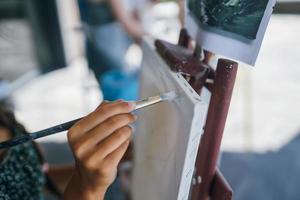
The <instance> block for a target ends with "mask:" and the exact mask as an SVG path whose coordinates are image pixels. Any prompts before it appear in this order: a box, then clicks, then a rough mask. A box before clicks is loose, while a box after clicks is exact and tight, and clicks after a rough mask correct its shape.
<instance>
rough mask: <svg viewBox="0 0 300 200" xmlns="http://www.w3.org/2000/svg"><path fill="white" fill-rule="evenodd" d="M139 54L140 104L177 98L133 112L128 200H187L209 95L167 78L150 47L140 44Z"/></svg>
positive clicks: (165, 69) (174, 77)
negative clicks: (164, 97) (135, 120)
mask: <svg viewBox="0 0 300 200" xmlns="http://www.w3.org/2000/svg"><path fill="white" fill-rule="evenodd" d="M143 53H144V58H143V65H142V73H141V88H140V98H141V99H143V98H146V97H149V96H154V95H158V94H161V93H164V92H168V91H173V90H176V91H178V92H179V93H180V96H179V98H177V99H176V100H175V101H173V102H163V103H160V104H157V105H154V106H152V107H148V108H145V109H143V110H140V111H139V112H138V116H139V120H138V124H137V131H136V135H135V137H134V145H135V146H134V147H135V151H134V171H133V187H132V188H133V190H132V195H133V199H134V200H141V199H142V200H176V199H178V200H186V199H188V195H189V190H190V185H191V180H192V175H193V170H194V165H195V159H196V155H197V150H198V146H199V142H200V137H201V135H202V133H203V125H204V121H205V119H206V114H207V108H208V102H209V98H210V93H209V92H208V90H206V89H204V90H203V92H202V95H201V96H199V95H198V94H197V93H196V92H194V90H193V89H192V88H191V87H190V86H189V85H188V83H187V82H186V81H185V79H184V78H183V77H182V76H181V75H180V74H177V73H174V72H171V71H170V69H169V67H168V66H167V65H166V64H165V62H164V61H163V60H162V59H161V58H160V56H159V55H158V54H157V53H156V52H155V50H154V47H153V45H152V42H150V43H144V45H143Z"/></svg>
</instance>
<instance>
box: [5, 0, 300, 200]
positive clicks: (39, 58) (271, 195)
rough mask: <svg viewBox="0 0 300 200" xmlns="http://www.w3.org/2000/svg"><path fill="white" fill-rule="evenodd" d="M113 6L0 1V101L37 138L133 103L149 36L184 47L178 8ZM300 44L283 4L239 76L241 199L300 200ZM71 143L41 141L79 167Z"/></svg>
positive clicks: (293, 17) (233, 115)
mask: <svg viewBox="0 0 300 200" xmlns="http://www.w3.org/2000/svg"><path fill="white" fill-rule="evenodd" d="M110 1H111V2H110V3H107V2H108V1H102V0H78V1H77V0H64V1H59V0H56V1H55V0H44V1H39V0H1V1H0V60H1V62H0V101H1V102H6V103H7V104H9V105H10V106H11V107H13V109H14V111H15V113H16V116H17V118H18V120H19V121H20V122H21V123H23V124H24V125H25V126H26V128H27V129H28V130H29V131H30V132H32V131H37V130H40V129H43V128H46V127H49V126H52V125H55V124H58V123H61V122H64V121H67V120H70V119H73V118H77V117H80V116H83V115H85V114H87V113H89V112H90V111H92V110H93V109H95V108H96V107H97V105H98V104H99V103H100V102H101V101H102V100H103V99H107V100H115V99H119V98H122V99H126V100H133V99H136V98H137V95H138V70H139V67H140V63H141V60H142V52H141V49H140V42H141V39H142V37H143V35H145V34H147V35H150V36H152V37H155V38H161V39H165V40H167V41H170V42H174V43H175V42H177V40H178V35H179V31H180V28H181V26H182V22H181V21H182V20H180V13H181V12H180V11H181V8H180V6H179V5H180V2H179V4H178V2H176V1H158V0H157V1H153V0H152V1H151V0H122V1H121V0H110ZM103 2H105V3H103ZM299 35H300V1H299V0H279V1H278V3H277V6H276V9H275V13H274V14H273V16H272V18H271V21H270V24H269V27H268V29H267V33H266V36H265V39H264V42H263V45H262V48H261V53H260V55H259V58H258V60H257V64H256V66H255V68H253V67H249V66H246V65H243V64H241V66H240V68H239V72H238V78H237V81H236V86H235V90H234V94H233V99H232V102H231V108H230V112H229V116H228V120H227V124H226V130H225V133H224V139H223V144H222V151H223V155H222V159H221V168H222V171H223V172H224V175H225V177H226V178H227V179H228V181H229V182H230V184H231V185H232V187H233V188H234V191H235V198H234V199H242V200H248V199H249V200H250V199H251V200H253V199H262V200H266V199H272V200H273V199H299V196H300V191H299V190H298V189H297V185H298V184H299V183H300V172H299V168H298V166H300V159H299V158H298V157H299V156H298V155H299V153H300V148H299V147H300V136H299V133H300V117H299V116H298V115H299V113H300V105H299V102H300V95H299V94H300V66H299V61H298V58H299V57H300V50H299V46H300V39H299ZM66 141H67V140H66V136H65V134H59V135H54V136H50V137H47V138H45V139H40V140H39V142H40V143H41V144H42V145H43V146H44V147H45V149H46V156H47V158H48V160H49V162H51V163H64V162H72V157H71V155H70V152H69V150H68V147H67V145H66ZM58 152H59V153H58Z"/></svg>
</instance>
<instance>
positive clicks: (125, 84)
mask: <svg viewBox="0 0 300 200" xmlns="http://www.w3.org/2000/svg"><path fill="white" fill-rule="evenodd" d="M78 2H79V8H80V13H81V19H82V21H83V24H84V27H85V28H84V29H85V32H86V38H87V42H86V54H87V60H88V64H89V67H90V68H91V69H92V70H93V71H94V72H95V75H96V78H97V80H98V82H99V84H100V87H101V90H102V93H103V96H104V99H105V100H110V101H113V100H116V99H125V100H135V99H136V98H137V91H138V77H137V74H136V73H135V72H129V71H128V65H127V63H126V61H125V54H126V52H127V50H128V48H129V46H130V45H131V44H132V43H133V42H135V43H139V42H140V41H141V39H142V37H143V35H144V34H145V32H144V30H143V27H142V25H141V23H140V22H139V20H138V17H137V16H136V15H135V14H134V12H133V9H131V8H130V7H131V6H127V5H129V4H128V3H126V1H123V0H78Z"/></svg>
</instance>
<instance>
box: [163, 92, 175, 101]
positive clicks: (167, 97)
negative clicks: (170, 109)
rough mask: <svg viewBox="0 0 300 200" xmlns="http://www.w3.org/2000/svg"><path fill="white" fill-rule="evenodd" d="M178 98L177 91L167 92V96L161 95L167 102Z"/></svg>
mask: <svg viewBox="0 0 300 200" xmlns="http://www.w3.org/2000/svg"><path fill="white" fill-rule="evenodd" d="M177 96H178V94H177V93H176V92H175V91H172V92H167V93H165V94H162V95H161V99H162V100H163V101H167V100H173V99H175V98H176V97H177Z"/></svg>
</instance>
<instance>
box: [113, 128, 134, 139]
mask: <svg viewBox="0 0 300 200" xmlns="http://www.w3.org/2000/svg"><path fill="white" fill-rule="evenodd" d="M130 133H131V131H130V130H129V129H128V128H126V127H124V128H121V129H119V130H118V134H116V137H117V139H118V140H119V141H123V140H126V139H128V137H129V136H130Z"/></svg>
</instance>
